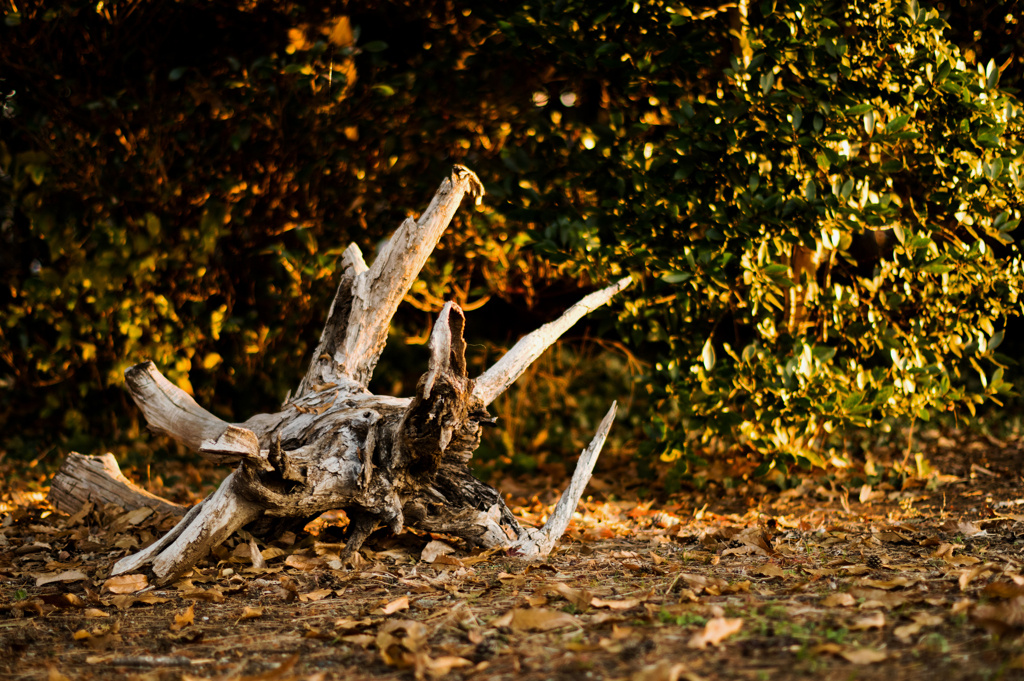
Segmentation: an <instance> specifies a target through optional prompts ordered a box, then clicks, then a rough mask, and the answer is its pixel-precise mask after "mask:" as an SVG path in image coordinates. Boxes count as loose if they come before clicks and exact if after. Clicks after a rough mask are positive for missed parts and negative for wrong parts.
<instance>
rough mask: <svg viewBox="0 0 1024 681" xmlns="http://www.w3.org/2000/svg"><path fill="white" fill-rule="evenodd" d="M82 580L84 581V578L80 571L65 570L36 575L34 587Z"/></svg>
mask: <svg viewBox="0 0 1024 681" xmlns="http://www.w3.org/2000/svg"><path fill="white" fill-rule="evenodd" d="M83 579H86V576H85V574H84V573H83V572H82V571H81V570H65V571H64V572H60V573H54V572H50V573H45V574H39V575H36V586H43V585H45V584H52V583H54V582H78V581H81V580H83Z"/></svg>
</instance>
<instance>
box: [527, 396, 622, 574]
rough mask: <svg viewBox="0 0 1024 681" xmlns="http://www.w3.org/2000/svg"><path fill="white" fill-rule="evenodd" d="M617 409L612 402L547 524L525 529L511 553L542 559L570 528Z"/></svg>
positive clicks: (615, 404)
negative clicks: (537, 527) (515, 552)
mask: <svg viewBox="0 0 1024 681" xmlns="http://www.w3.org/2000/svg"><path fill="white" fill-rule="evenodd" d="M616 407H617V403H616V402H612V406H611V409H609V410H608V413H607V414H605V415H604V418H603V419H602V420H601V425H599V426H598V427H597V433H596V434H595V435H594V439H593V440H591V441H590V444H589V445H587V448H586V449H584V450H583V453H582V454H580V460H579V461H578V462H577V463H576V470H575V471H574V472H573V474H572V480H570V481H569V486H568V487H566V488H565V491H564V492H562V496H561V497H559V499H558V503H557V504H555V509H554V511H552V513H551V516H550V517H549V518H548V521H547V522H546V523H544V526H543V527H541V528H539V529H534V528H526V530H525V532H524V536H523V537H520V538H519V540H518V541H515V542H513V543H512V548H513V549H517V550H518V551H519V552H520V553H521V554H522V555H524V556H529V557H542V556H546V555H548V554H549V553H551V549H553V548H554V546H555V544H556V543H557V542H558V539H559V538H560V537H561V536H562V534H564V533H565V528H567V527H569V522H570V521H571V520H572V515H573V513H574V512H575V511H576V506H577V505H578V504H579V502H580V498H581V497H582V496H583V490H585V489H586V488H587V483H589V482H590V476H591V475H592V474H593V473H594V465H595V464H596V463H597V457H598V456H600V454H601V448H602V447H603V446H604V441H605V439H607V437H608V432H609V431H610V430H611V428H612V422H613V421H614V420H615V410H616Z"/></svg>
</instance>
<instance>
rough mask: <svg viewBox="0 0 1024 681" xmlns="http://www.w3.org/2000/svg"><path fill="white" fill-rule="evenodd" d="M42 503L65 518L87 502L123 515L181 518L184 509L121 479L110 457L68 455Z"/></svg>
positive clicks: (122, 476)
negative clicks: (144, 511)
mask: <svg viewBox="0 0 1024 681" xmlns="http://www.w3.org/2000/svg"><path fill="white" fill-rule="evenodd" d="M46 499H47V501H49V502H50V504H51V505H52V506H53V507H54V508H56V509H57V510H58V511H62V512H64V513H69V514H74V513H77V512H78V511H79V509H81V508H82V507H83V506H85V505H86V504H87V503H90V502H91V503H93V504H96V505H97V506H104V505H106V504H117V505H118V506H120V507H121V508H123V509H124V510H126V511H133V510H135V509H137V508H145V507H149V508H152V509H154V510H156V511H159V512H160V513H173V514H174V515H185V511H186V508H185V507H184V506H181V505H179V504H175V503H174V502H172V501H168V500H166V499H163V498H161V497H158V496H156V495H155V494H150V493H149V492H147V491H146V490H144V489H142V488H141V487H139V486H138V485H136V484H135V483H133V482H131V481H130V480H128V478H126V477H124V475H123V474H122V473H121V468H120V467H119V466H118V465H117V460H115V459H114V455H113V454H102V455H99V456H88V455H86V454H79V453H77V452H72V453H71V454H68V456H67V458H66V459H64V463H63V464H61V467H60V470H58V471H57V474H56V475H54V476H53V480H51V481H50V492H49V494H48V495H47V497H46Z"/></svg>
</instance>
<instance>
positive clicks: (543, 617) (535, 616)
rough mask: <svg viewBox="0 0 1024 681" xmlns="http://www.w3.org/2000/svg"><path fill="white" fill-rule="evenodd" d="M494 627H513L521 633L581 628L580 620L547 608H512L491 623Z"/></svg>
mask: <svg viewBox="0 0 1024 681" xmlns="http://www.w3.org/2000/svg"><path fill="white" fill-rule="evenodd" d="M491 626H492V627H511V628H512V629H518V630H520V631H550V630H552V629H558V628H560V627H570V626H579V620H578V619H576V618H575V617H573V616H572V615H570V614H569V613H567V612H561V611H558V610H548V609H546V608H537V609H534V608H530V609H528V610H526V609H521V608H512V609H511V610H509V611H508V612H507V613H505V614H504V615H502V616H501V617H498V618H497V619H495V620H492V621H491Z"/></svg>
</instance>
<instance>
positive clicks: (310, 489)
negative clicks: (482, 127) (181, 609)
mask: <svg viewBox="0 0 1024 681" xmlns="http://www.w3.org/2000/svg"><path fill="white" fill-rule="evenodd" d="M482 192H483V187H482V185H481V184H480V181H479V179H477V177H476V175H475V174H474V173H473V172H471V171H470V170H468V169H466V168H463V167H461V166H456V167H455V169H454V170H453V172H452V174H451V177H450V178H448V179H446V180H444V182H443V183H442V184H441V187H440V188H439V189H438V191H437V194H436V195H435V196H434V199H433V201H431V203H430V206H429V207H428V208H427V209H426V211H425V212H424V213H423V215H421V216H420V218H419V219H418V220H414V219H412V218H409V219H407V220H405V221H404V222H403V223H402V224H401V226H400V227H399V228H398V230H397V231H396V232H395V234H394V236H393V237H392V238H391V240H390V241H389V242H388V244H387V246H385V247H384V248H383V249H382V251H381V253H380V254H379V255H378V256H377V258H376V260H375V261H374V263H373V266H372V267H367V265H366V263H365V262H364V261H363V257H362V254H361V253H360V251H359V248H358V247H357V246H355V245H354V244H353V245H351V246H349V247H348V249H346V250H345V252H344V254H343V256H342V264H343V274H342V276H341V282H340V283H339V285H338V290H337V294H336V295H335V297H334V302H333V303H332V305H331V309H330V312H329V313H328V316H327V322H326V324H325V326H324V330H323V333H322V334H321V336H320V342H319V345H318V346H317V348H316V351H315V352H314V353H313V357H312V360H311V361H310V364H309V369H308V371H307V372H306V375H305V376H304V377H303V378H302V380H301V381H300V382H299V385H298V388H297V389H296V390H295V393H294V394H293V395H290V396H289V397H288V398H286V400H285V404H284V405H283V409H282V410H281V411H279V412H277V413H274V414H259V415H257V416H254V417H252V418H251V419H249V420H248V421H246V422H244V423H238V424H229V423H226V422H225V421H222V420H221V419H219V418H217V417H216V416H214V415H213V414H211V413H209V412H207V411H206V410H205V409H203V408H202V407H200V406H199V405H198V404H196V402H195V401H194V400H193V399H192V398H191V397H190V396H189V395H188V394H186V393H185V392H183V391H182V390H180V389H179V388H177V387H175V386H174V385H173V384H171V383H170V382H169V381H168V380H167V379H166V378H165V377H164V376H163V375H162V374H161V373H160V372H159V370H158V369H157V368H156V366H155V365H154V364H153V363H152V362H145V363H143V364H138V365H136V366H133V367H131V368H130V369H128V370H127V371H126V372H125V382H126V385H127V387H128V390H129V392H130V393H131V395H132V398H133V399H134V400H135V403H136V404H137V405H138V406H139V408H140V409H141V410H142V412H143V414H144V415H145V417H146V420H147V421H148V423H149V427H150V429H152V430H154V431H156V432H159V433H165V434H167V435H169V436H170V437H172V438H174V439H175V440H177V441H178V442H181V443H182V444H184V445H187V446H188V447H190V448H191V449H193V450H195V451H197V452H199V454H200V455H202V456H204V457H205V458H206V459H208V460H210V461H212V462H214V463H218V464H226V465H231V466H235V469H234V471H233V472H232V473H231V474H230V475H228V476H227V478H225V479H224V481H223V482H222V483H221V485H220V487H219V489H217V491H216V492H215V493H213V494H212V495H211V496H209V497H208V498H206V499H204V500H203V501H202V502H200V503H199V504H197V505H196V506H194V507H193V508H191V509H190V510H189V511H188V512H187V513H186V515H185V516H184V518H182V520H181V521H180V522H179V523H178V525H177V526H176V527H175V528H174V529H172V530H171V531H170V532H168V533H167V534H166V535H165V536H164V537H162V538H161V539H160V540H158V541H157V542H155V543H154V544H152V545H151V546H149V547H148V548H146V549H144V550H142V551H139V552H138V553H136V554H134V555H130V556H127V557H125V558H122V559H121V560H120V561H118V562H117V563H116V564H115V565H114V568H113V571H112V572H113V574H115V575H116V574H123V573H128V572H137V571H148V572H149V573H150V574H151V575H152V577H153V578H154V580H153V581H155V582H156V583H158V584H160V583H166V582H168V581H170V580H172V579H173V578H174V577H175V576H177V575H179V574H181V573H182V572H184V571H185V570H187V569H188V568H190V567H191V566H192V565H194V564H195V563H196V562H197V561H199V560H200V559H202V558H203V557H204V556H206V555H207V554H208V553H209V552H210V550H211V549H212V548H213V547H214V546H216V545H217V544H218V543H220V542H221V541H223V540H224V539H226V538H227V537H228V536H229V535H230V534H231V533H232V532H234V531H235V530H237V529H239V528H241V527H242V526H244V525H247V524H249V523H254V521H260V522H259V523H257V524H263V525H264V526H265V527H271V526H273V525H274V524H275V523H276V522H277V521H279V520H281V521H284V520H286V519H297V520H299V521H300V522H301V521H302V520H304V519H312V518H315V517H316V516H317V515H319V514H320V513H322V512H324V511H328V510H334V509H343V510H344V511H345V512H346V514H347V515H348V517H349V520H350V523H349V527H348V530H347V535H346V546H345V551H344V554H343V555H342V559H343V560H347V559H349V558H351V557H352V556H353V554H354V552H355V551H357V550H358V549H359V547H360V546H361V544H362V542H363V541H364V540H365V539H366V537H367V536H369V534H370V533H371V532H372V531H373V530H374V529H375V528H376V527H377V526H378V524H381V523H382V524H384V525H386V526H387V527H389V528H390V529H391V530H393V531H395V532H399V531H400V530H401V529H402V527H403V526H405V525H409V526H412V527H415V528H418V529H421V530H425V531H430V532H444V533H448V534H452V535H456V536H459V537H462V538H464V539H466V540H468V541H470V542H472V543H474V544H476V545H482V546H485V547H503V548H506V549H508V550H510V551H513V552H515V553H517V554H519V555H522V556H526V557H531V556H544V555H547V553H549V552H550V551H551V549H552V547H553V546H554V544H555V542H556V541H557V540H558V538H559V537H560V536H561V535H562V533H563V532H564V531H565V528H566V527H567V525H568V523H569V520H570V518H571V516H572V513H573V511H574V510H575V508H576V504H577V503H578V501H579V499H580V496H581V495H582V494H583V490H584V488H585V487H586V485H587V482H588V481H589V479H590V475H591V472H592V471H593V467H594V463H595V462H596V460H597V457H598V454H599V453H600V450H601V446H602V445H603V443H604V440H605V437H606V436H607V434H608V431H609V429H610V428H611V424H612V420H613V418H614V415H615V404H614V403H613V404H612V406H611V409H610V410H609V411H608V413H607V415H606V416H605V417H604V419H603V420H602V422H601V424H600V426H599V427H598V430H597V434H596V435H595V436H594V439H593V441H592V442H591V443H590V445H589V446H588V447H587V448H586V450H584V452H583V454H582V456H581V457H580V460H579V463H578V464H577V467H576V471H575V473H574V475H573V478H572V481H571V482H570V485H569V487H568V488H567V489H566V491H565V492H564V493H563V495H562V498H561V499H560V500H559V502H558V505H557V506H556V509H555V511H554V513H553V514H552V516H551V518H550V519H549V520H548V522H547V524H545V525H544V527H542V528H528V527H522V526H521V525H520V524H519V523H518V522H517V521H516V519H515V517H514V516H513V515H512V513H511V511H510V510H509V509H508V507H507V506H506V505H505V503H504V502H503V501H502V498H501V495H500V494H499V493H498V491H497V490H495V489H494V488H492V487H490V486H489V485H486V484H484V483H483V482H481V481H479V480H477V479H476V478H474V477H473V476H472V475H471V473H470V470H469V467H468V465H467V463H468V462H469V460H470V458H471V457H472V455H473V451H474V450H475V449H476V448H477V446H478V445H479V443H480V428H481V426H482V425H486V424H490V423H493V421H494V419H493V418H491V416H490V415H489V414H488V412H487V405H488V404H490V403H491V402H492V401H493V400H494V399H495V398H496V397H497V396H498V395H500V394H501V393H502V392H503V391H504V390H506V389H507V388H508V387H509V386H510V385H511V384H512V383H513V382H514V381H515V380H516V379H517V378H518V377H519V376H520V375H521V374H522V372H523V371H524V370H525V369H526V368H527V367H528V366H529V365H530V364H531V363H532V362H533V361H534V360H535V359H537V357H539V356H540V354H541V353H542V352H543V351H544V350H545V349H546V348H547V347H548V346H550V345H551V344H552V343H553V342H554V341H555V340H557V339H558V337H559V336H561V334H563V333H564V332H565V331H566V330H567V329H568V328H569V327H570V326H572V325H573V324H574V323H575V322H576V321H577V320H578V319H579V318H580V317H582V316H583V315H584V314H586V313H588V312H590V311H591V310H593V309H594V308H596V307H598V306H600V305H603V304H604V303H606V302H608V300H609V299H610V298H611V297H612V296H613V295H615V294H616V293H618V292H619V291H621V290H622V289H623V288H625V287H626V286H627V285H628V284H629V283H630V279H629V278H628V277H627V278H625V279H622V280H621V281H619V282H618V283H616V284H614V285H613V286H610V287H608V288H606V289H604V290H601V291H598V292H596V293H592V294H591V295H589V296H587V297H585V298H584V299H583V300H581V301H580V302H579V303H577V304H576V305H574V306H572V307H571V308H569V310H567V311H566V312H565V314H563V315H562V317H560V318H559V319H557V320H556V321H554V322H551V323H550V324H546V325H544V326H542V327H541V328H539V329H537V330H536V331H534V332H533V333H530V334H528V335H527V336H525V337H524V338H523V339H522V340H520V341H519V342H518V343H517V344H516V345H515V347H513V348H512V349H511V350H510V351H509V352H508V353H507V354H506V355H505V356H504V357H502V358H501V359H500V360H499V361H498V362H497V363H496V364H494V366H492V367H491V368H490V369H488V370H487V371H486V372H484V374H483V375H481V376H480V377H478V378H477V379H475V380H474V379H471V378H469V376H468V375H467V373H466V359H465V348H466V345H465V341H464V340H463V327H464V324H465V317H464V316H463V314H462V310H461V309H460V308H459V306H458V305H456V304H455V303H453V302H448V303H446V304H445V305H444V308H443V309H442V310H441V312H440V314H439V315H438V318H437V322H436V324H435V325H434V329H433V332H432V334H431V336H430V340H429V344H428V347H429V351H430V359H429V363H428V367H427V371H426V373H424V374H423V376H422V377H421V378H420V380H419V382H418V383H417V385H416V390H415V394H414V395H413V397H411V398H397V397H388V396H382V395H373V394H371V393H370V392H369V391H368V390H367V385H368V384H369V382H370V377H371V375H372V374H373V369H374V367H375V365H376V364H377V359H378V358H379V357H380V353H381V351H382V350H383V348H384V344H385V342H386V341H387V334H388V327H389V325H390V321H391V318H392V316H393V315H394V313H395V311H396V309H397V308H398V305H399V303H400V302H401V300H402V298H403V297H404V296H405V294H406V292H407V291H408V290H409V288H410V286H411V285H412V283H413V281H414V280H415V278H416V277H417V275H418V274H419V272H420V269H421V268H422V267H423V264H424V263H425V261H426V259H427V257H428V256H429V255H430V253H431V252H432V251H433V249H434V246H435V245H436V244H437V241H438V240H439V239H440V237H441V234H442V233H443V232H444V230H445V229H446V228H447V226H448V223H449V222H450V221H451V218H452V216H453V215H454V213H455V211H456V210H457V209H458V207H459V204H460V203H461V201H462V199H463V196H464V195H465V194H466V193H469V194H470V195H472V196H475V197H479V196H480V195H481V194H482ZM115 468H116V465H115ZM80 482H81V483H82V484H85V485H88V483H87V482H84V481H80ZM63 486H64V487H67V481H64V483H63ZM79 486H81V485H79ZM79 496H80V497H81V496H82V495H79ZM82 498H88V495H87V494H86V495H85V496H84V497H82Z"/></svg>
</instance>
